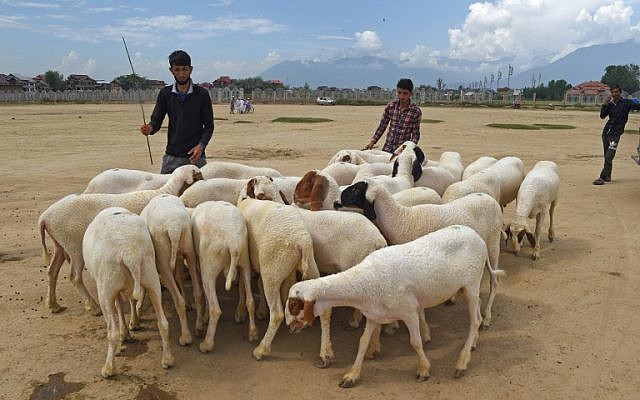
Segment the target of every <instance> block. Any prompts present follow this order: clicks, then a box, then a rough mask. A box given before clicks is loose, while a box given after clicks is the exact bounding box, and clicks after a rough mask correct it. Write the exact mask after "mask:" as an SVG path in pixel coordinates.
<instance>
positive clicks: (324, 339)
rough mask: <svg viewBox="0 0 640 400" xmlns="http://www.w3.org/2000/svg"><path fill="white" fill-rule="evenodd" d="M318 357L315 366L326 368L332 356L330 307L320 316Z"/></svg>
mask: <svg viewBox="0 0 640 400" xmlns="http://www.w3.org/2000/svg"><path fill="white" fill-rule="evenodd" d="M320 330H321V332H322V333H321V335H322V336H321V338H320V357H318V361H317V362H316V364H315V366H316V367H318V368H327V367H328V366H329V365H330V364H331V360H332V359H333V357H334V354H333V346H332V345H331V309H328V310H327V311H325V312H324V313H323V314H322V315H321V316H320Z"/></svg>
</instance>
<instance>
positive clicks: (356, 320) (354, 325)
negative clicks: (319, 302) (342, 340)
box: [344, 308, 362, 331]
mask: <svg viewBox="0 0 640 400" xmlns="http://www.w3.org/2000/svg"><path fill="white" fill-rule="evenodd" d="M360 323H362V313H361V312H360V310H358V309H357V308H355V309H354V310H353V315H351V319H350V320H349V323H348V325H347V326H345V327H344V329H346V330H348V331H352V330H356V329H358V328H359V327H360Z"/></svg>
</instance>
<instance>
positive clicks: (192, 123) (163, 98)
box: [151, 84, 213, 157]
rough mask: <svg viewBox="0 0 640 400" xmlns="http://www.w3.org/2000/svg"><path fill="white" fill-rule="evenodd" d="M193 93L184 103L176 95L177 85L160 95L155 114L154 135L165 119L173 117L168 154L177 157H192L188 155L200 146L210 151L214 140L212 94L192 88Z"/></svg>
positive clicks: (152, 118) (153, 121)
mask: <svg viewBox="0 0 640 400" xmlns="http://www.w3.org/2000/svg"><path fill="white" fill-rule="evenodd" d="M191 87H192V88H193V91H192V93H189V94H188V95H187V96H186V99H185V100H184V101H182V100H180V98H179V97H178V94H176V93H173V92H172V90H173V85H171V86H166V87H164V88H163V89H161V90H160V93H158V99H157V101H156V106H155V107H154V109H153V114H151V125H152V126H153V130H152V134H154V133H156V132H157V131H158V130H160V127H161V126H162V121H163V120H164V116H165V115H166V114H169V132H168V133H169V134H168V138H167V149H166V153H167V154H169V155H171V156H174V157H189V156H188V154H187V152H188V151H189V150H191V149H192V148H193V147H195V146H196V145H197V144H198V143H200V144H201V145H202V147H203V148H204V147H207V144H209V140H211V136H213V107H212V106H211V97H209V92H208V91H207V90H206V89H204V88H201V87H200V86H198V85H194V84H192V85H191Z"/></svg>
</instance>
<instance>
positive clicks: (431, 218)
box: [341, 179, 502, 326]
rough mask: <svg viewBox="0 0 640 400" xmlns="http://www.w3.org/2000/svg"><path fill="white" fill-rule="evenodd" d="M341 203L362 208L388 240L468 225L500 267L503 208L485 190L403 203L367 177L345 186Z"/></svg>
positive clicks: (400, 240)
mask: <svg viewBox="0 0 640 400" xmlns="http://www.w3.org/2000/svg"><path fill="white" fill-rule="evenodd" d="M341 205H343V206H353V207H358V208H361V209H362V210H363V211H364V215H365V216H366V217H367V218H369V219H370V220H372V221H374V222H375V224H376V225H377V226H378V228H379V229H380V232H382V234H383V235H384V237H385V238H386V239H387V242H388V243H389V244H401V243H407V242H409V241H411V240H415V239H416V238H418V237H420V236H422V235H426V234H428V233H431V232H435V231H437V230H438V229H442V228H445V227H447V226H450V225H456V224H459V225H466V226H469V227H471V228H473V229H474V230H475V231H476V232H478V234H479V235H480V236H481V237H482V238H483V239H484V240H485V242H486V245H487V249H488V250H489V262H490V263H491V267H492V268H494V269H496V268H498V261H499V257H500V238H501V235H502V211H501V209H500V206H499V205H498V203H497V202H496V201H495V200H494V199H493V198H492V197H491V196H489V195H487V194H485V193H473V194H470V195H468V196H465V197H463V198H461V199H457V200H454V201H452V202H450V203H446V204H442V205H439V204H422V205H417V206H413V207H404V206H401V205H400V204H398V203H397V202H396V201H395V199H394V198H393V196H391V193H389V191H388V190H387V189H386V188H385V187H384V186H382V185H378V184H377V183H376V182H375V181H373V180H372V179H368V180H366V181H364V182H358V183H355V184H353V185H351V186H350V187H348V188H346V189H345V190H344V191H343V192H342V196H341ZM493 300H494V299H493V298H492V297H489V301H488V303H487V313H486V314H485V319H484V321H483V325H484V326H489V325H490V323H491V304H492V303H493Z"/></svg>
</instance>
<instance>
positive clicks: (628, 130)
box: [624, 129, 640, 135]
mask: <svg viewBox="0 0 640 400" xmlns="http://www.w3.org/2000/svg"><path fill="white" fill-rule="evenodd" d="M624 133H626V134H627V135H638V134H640V132H639V131H638V130H637V129H625V130H624Z"/></svg>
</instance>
